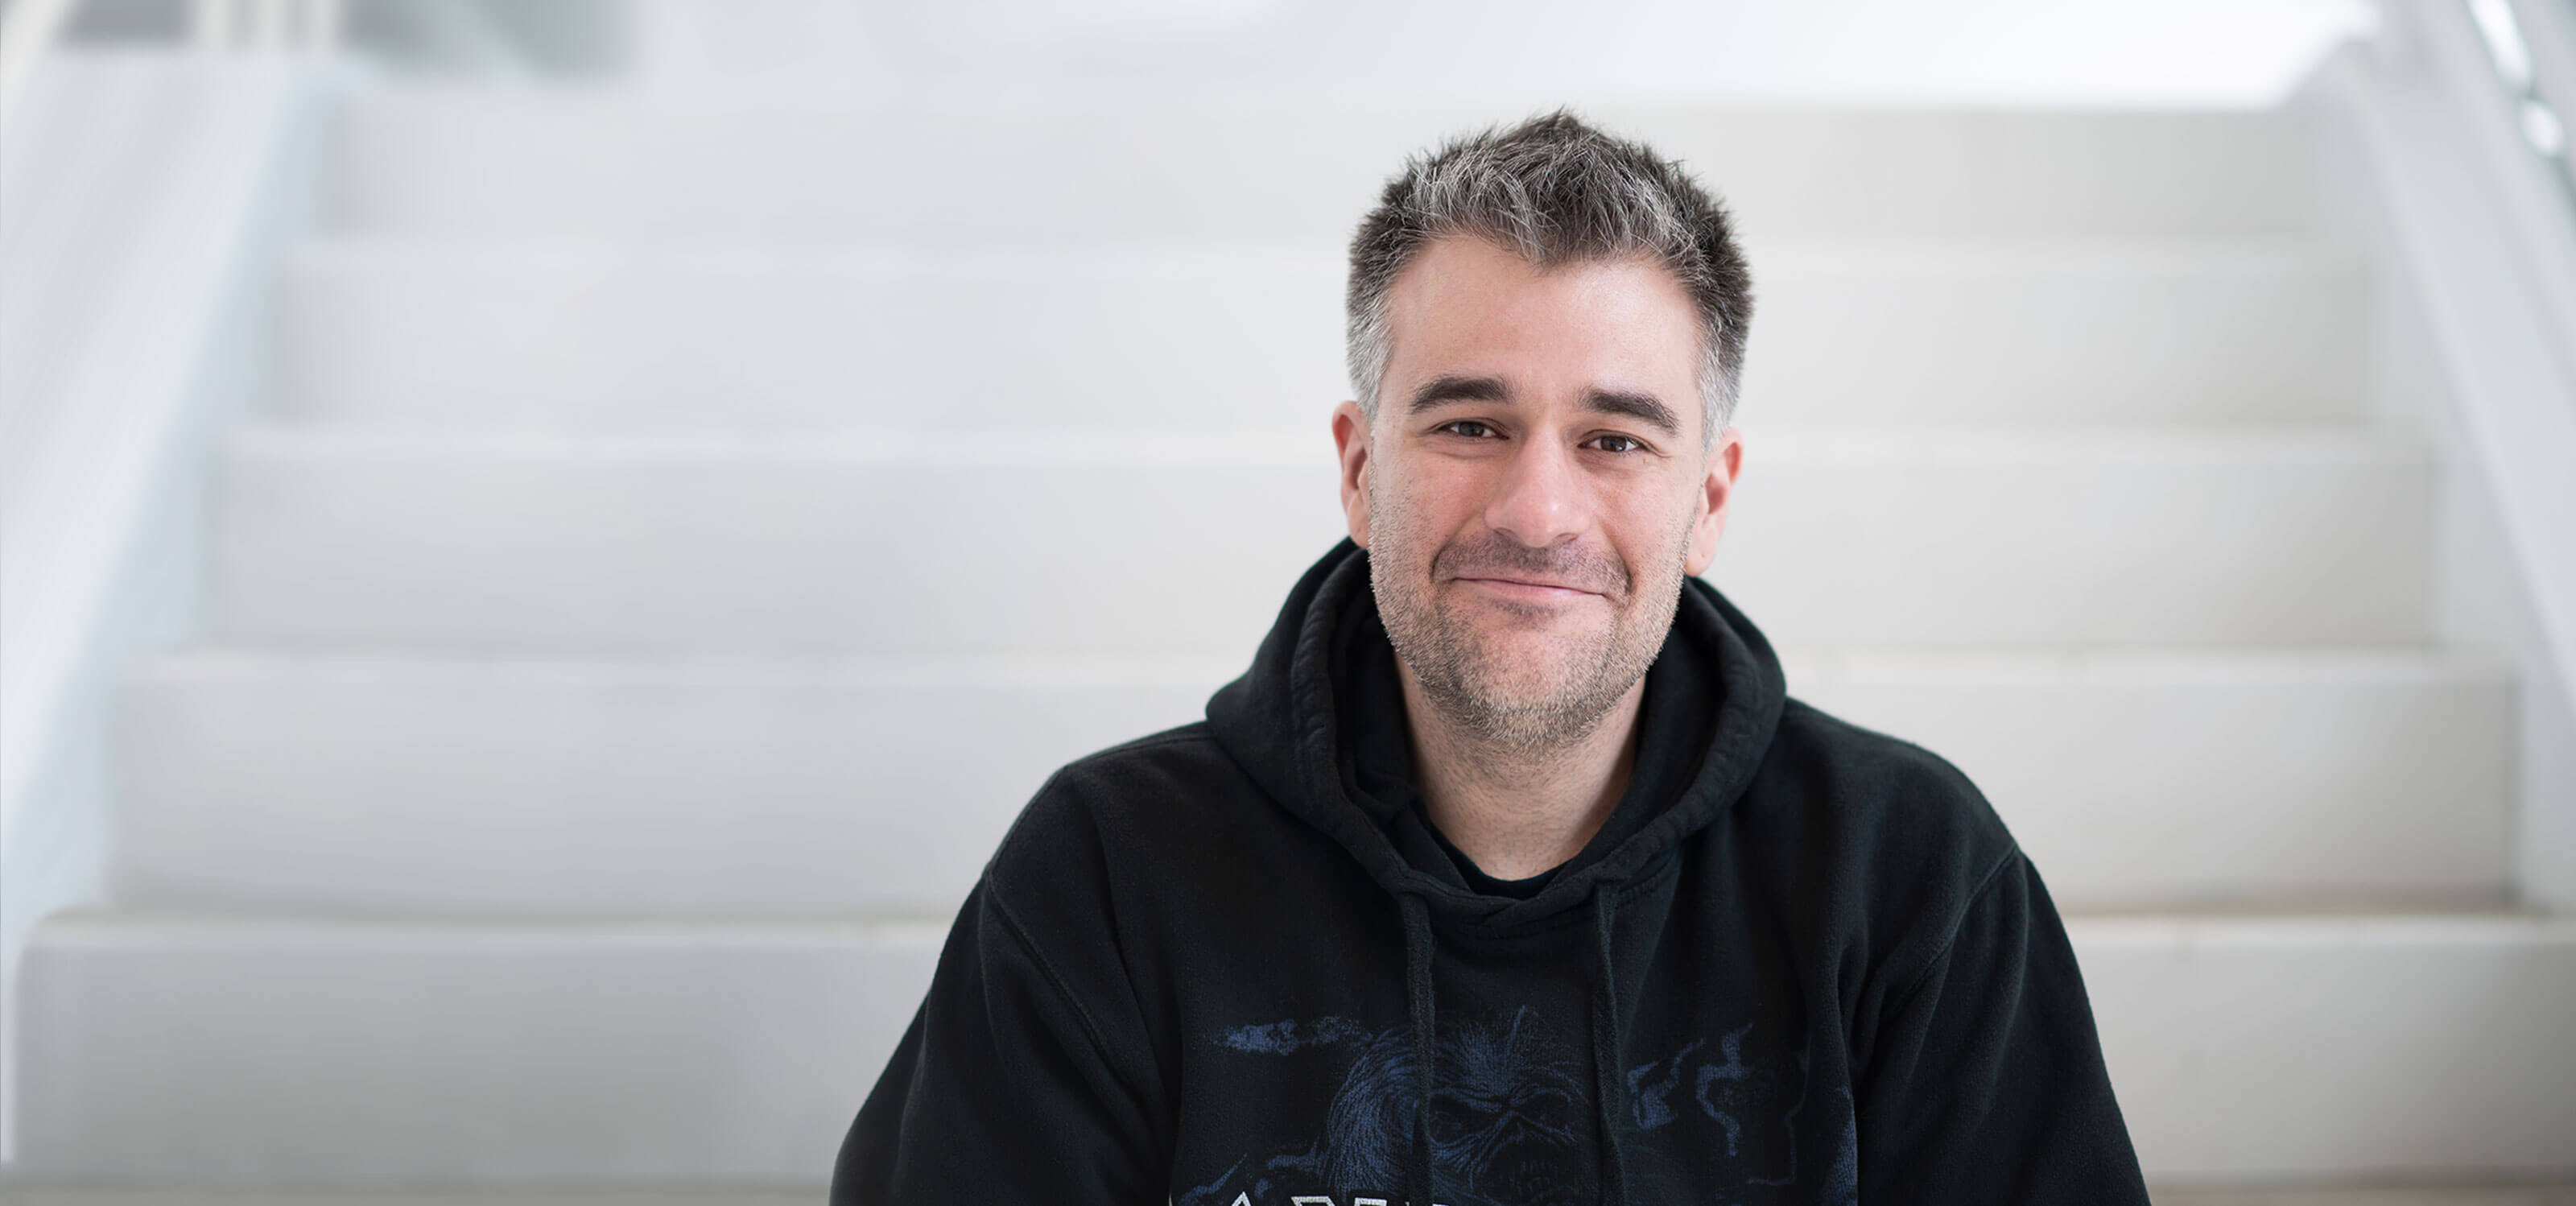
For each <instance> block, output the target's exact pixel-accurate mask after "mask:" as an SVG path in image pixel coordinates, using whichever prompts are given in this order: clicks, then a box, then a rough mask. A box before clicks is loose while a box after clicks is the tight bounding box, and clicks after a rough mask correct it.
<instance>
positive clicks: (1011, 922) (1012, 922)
mask: <svg viewBox="0 0 2576 1206" xmlns="http://www.w3.org/2000/svg"><path fill="white" fill-rule="evenodd" d="M983 886H984V895H985V897H986V898H987V899H989V900H991V901H992V902H993V912H994V915H995V916H997V917H999V918H1000V919H1001V922H1002V928H1003V929H1004V930H1005V931H1007V932H1009V934H1010V935H1011V940H1012V941H1013V942H1016V943H1018V944H1019V947H1020V949H1021V950H1024V951H1027V952H1028V954H1029V960H1030V962H1033V963H1035V964H1037V968H1038V974H1039V975H1040V976H1042V977H1044V978H1045V979H1046V985H1047V988H1048V989H1049V990H1050V991H1052V992H1054V993H1055V995H1056V996H1057V997H1058V998H1059V999H1061V1000H1063V1002H1064V1004H1065V1008H1067V1009H1070V1010H1072V1011H1073V1017H1074V1020H1075V1021H1077V1022H1080V1023H1081V1024H1082V1036H1083V1037H1084V1038H1086V1039H1089V1040H1090V1041H1091V1049H1092V1053H1093V1054H1095V1055H1097V1056H1099V1057H1100V1062H1101V1065H1102V1066H1103V1067H1106V1068H1108V1069H1109V1071H1110V1074H1111V1075H1113V1076H1117V1077H1118V1078H1119V1079H1121V1080H1125V1079H1126V1077H1125V1075H1124V1074H1122V1073H1120V1072H1119V1070H1118V1059H1117V1056H1116V1053H1115V1052H1114V1051H1112V1050H1111V1048H1110V1045H1109V1039H1108V1036H1106V1035H1105V1034H1103V1033H1102V1032H1101V1029H1100V1023H1099V1022H1098V1021H1096V1020H1094V1019H1093V1018H1092V1016H1091V1011H1090V1010H1089V1009H1086V1008H1084V1007H1083V1004H1082V1000H1081V998H1079V997H1077V996H1075V995H1074V993H1073V990H1072V989H1071V988H1070V987H1067V986H1066V984H1065V979H1064V976H1063V974H1062V973H1060V972H1058V971H1056V969H1055V962H1054V961H1053V960H1051V959H1049V958H1047V955H1046V952H1045V951H1043V950H1040V949H1039V948H1038V944H1037V940H1036V939H1035V938H1032V937H1030V936H1029V931H1028V927H1027V926H1026V925H1024V924H1022V923H1021V921H1020V917H1019V913H1018V912H1017V911H1016V910H1014V909H1012V908H1011V902H1010V901H1009V900H1008V899H1007V898H1005V897H1004V896H1003V895H1002V885H1001V884H1000V883H999V882H997V881H995V880H994V879H993V877H992V876H991V875H986V876H985V877H984V885H983ZM1127 1091H1128V1092H1130V1093H1134V1092H1136V1086H1135V1085H1132V1084H1130V1085H1128V1086H1127Z"/></svg>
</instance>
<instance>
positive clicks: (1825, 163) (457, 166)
mask: <svg viewBox="0 0 2576 1206" xmlns="http://www.w3.org/2000/svg"><path fill="white" fill-rule="evenodd" d="M1525 112H1526V110H1524V109H1521V108H1518V107H1497V106H1490V105H1476V106H1465V107H1460V106H1451V105H1434V104H1424V105H1418V106H1414V107H1411V108H1407V109H1385V108H1377V109H1363V108H1336V107H1333V106H1329V105H1298V106H1293V107H1290V106H1257V105H1255V106H1245V105H1230V104H1223V103H1218V104H1207V105H1199V106H1194V107H1190V108H1188V109H1183V108H1181V107H1178V106H1141V107H1135V108H1128V109H1120V108H1115V107H1091V108H1057V109H1053V110H1038V109H1030V108H1020V109H1011V108H1003V107H993V108H988V109H983V110H974V111H969V110H960V109H953V108H951V109H931V110H925V111H919V112H903V111H895V110H877V111H872V112H853V111H840V112H830V111H818V110H815V109H811V108H795V107H776V106H767V105H761V104H758V103H746V104H741V105H734V106H724V105H708V104H684V103H675V104H655V103H653V102H652V101H650V100H648V99H645V98H639V97H618V98H614V99H601V100H584V99H577V98H569V99H553V98H545V97H540V96H518V97H510V98H502V99H492V98H474V97H470V96H464V95H456V94H447V93H442V92H427V93H423V94H418V95H399V94H379V95H374V96H365V97H359V98H355V99H354V100H353V102H352V103H351V104H350V105H349V107H348V110H347V112H346V113H345V114H344V115H343V119H342V121H341V123H340V133H339V140H338V143H337V145H336V146H335V148H334V160H335V163H336V169H335V171H334V172H333V173H332V174H331V178H330V180H329V181H328V183H327V185H326V190H325V196H326V206H325V212H326V214H327V216H328V217H329V219H330V220H331V222H332V223H333V225H335V226H337V227H338V228H340V229H343V230H358V231H401V232H413V233H423V232H425V233H474V234H579V235H585V236H601V235H612V236H625V235H646V234H652V235H667V234H706V233H720V234H727V235H738V234H745V233H753V232H758V233H762V234H769V235H795V236H802V237H812V236H847V235H884V236H895V237H903V238H909V239H927V240H943V239H946V240H960V239H994V238H999V239H1121V238H1146V239H1166V238H1172V239H1216V240H1226V239H1239V238H1244V237H1247V236H1249V237H1319V238H1325V239H1334V240H1339V239H1345V238H1348V237H1349V236H1350V232H1351V230H1352V228H1353V227H1354V226H1355V225H1356V224H1357V223H1358V221H1359V219H1360V216H1361V214H1362V213H1363V212H1365V211H1366V210H1367V209H1368V208H1369V206H1370V205H1371V204H1373V203H1374V201H1375V199H1376V195H1377V192H1378V190H1379V188H1380V187H1381V185H1382V183H1383V182H1384V181H1385V180H1386V179H1387V178H1388V177H1389V176H1391V175H1393V174H1394V173H1395V172H1397V171H1398V170H1399V169H1400V168H1401V167H1402V165H1403V162H1404V159H1405V157H1406V156H1407V155H1408V154H1411V153H1413V152H1415V151H1417V150H1420V149H1424V148H1427V147H1429V146H1431V145H1433V144H1434V143H1436V142H1437V141H1439V140H1440V139H1441V138H1443V137H1444V136H1446V135H1449V134H1453V133H1456V132H1460V131H1464V130H1468V129H1473V128H1478V127H1482V126H1485V125H1487V124H1489V123H1493V122H1496V121H1510V120H1514V119H1517V118H1518V117H1520V116H1522V115H1523V114H1524V113H1525ZM1592 113H1593V115H1594V116H1595V117H1596V118H1597V119H1598V120H1599V121H1601V122H1602V123H1604V124H1606V125H1608V126H1610V127H1612V128H1614V129H1617V130H1620V131H1621V132H1624V133H1628V134H1632V135H1635V136H1639V137H1642V138H1645V139H1646V140H1647V141H1649V142H1650V143H1651V144H1653V146H1654V148H1655V150H1656V151H1657V152H1658V153H1659V154H1661V155H1663V156H1665V157H1667V158H1678V159H1680V160H1682V161H1683V162H1684V163H1685V164H1686V165H1688V167H1689V169H1690V170H1691V171H1693V172H1694V173H1696V174H1697V175H1698V176H1699V178H1700V179H1702V180H1703V182H1705V183H1706V184H1707V185H1708V186H1709V187H1711V188H1713V189H1714V190H1715V191H1716V192H1718V193H1719V194H1720V195H1721V196H1722V197H1723V198H1724V199H1725V200H1726V201H1727V202H1728V203H1729V205H1730V206H1731V208H1732V209H1733V210H1734V212H1735V214H1736V216H1737V217H1738V219H1739V221H1740V223H1741V225H1742V226H1743V228H1744V229H1745V230H1747V231H1749V232H1751V233H1753V234H1755V235H1759V236H1764V237H1772V236H1778V235H1785V234H1832V235H1845V234H1856V235H1936V236H1946V235H1994V234H2008V235H2015V236H2028V235H2149V236H2165V235H2184V236H2190V235H2246V234H2260V235H2271V234H2282V233H2289V232H2294V231H2298V230H2301V229H2303V228H2305V227H2308V226H2310V225H2311V224H2312V223H2313V221H2314V214H2315V198H2314V192H2313V187H2314V186H2313V173H2314V166H2313V161H2312V157H2311V154H2310V151H2309V149H2308V147H2307V145H2306V143H2305V140H2304V139H2305V132H2304V130H2303V129H2301V128H2300V127H2299V126H2298V125H2297V124H2296V123H2295V122H2293V121H2288V120H2283V119H2279V118H2271V117H2264V116H2260V115H2231V114H2163V115H2149V114H2100V113H2094V114H2067V113H2059V114H2015V113H2002V112H1990V113H1977V114H1955V113H1954V114H1930V113H1921V114H1906V113H1893V112H1888V113H1834V112H1821V111H1777V112H1770V113H1735V114H1708V113H1705V112H1700V113H1687V112H1677V111H1669V110H1661V111H1659V110H1640V109H1635V108H1620V107H1612V106H1603V107H1599V108H1597V109H1594V110H1592Z"/></svg>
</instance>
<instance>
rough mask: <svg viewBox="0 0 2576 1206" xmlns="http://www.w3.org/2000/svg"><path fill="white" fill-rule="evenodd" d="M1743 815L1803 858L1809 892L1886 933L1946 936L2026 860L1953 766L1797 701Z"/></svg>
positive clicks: (1916, 747) (2000, 821)
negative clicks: (1810, 877) (1811, 879)
mask: <svg viewBox="0 0 2576 1206" xmlns="http://www.w3.org/2000/svg"><path fill="white" fill-rule="evenodd" d="M1743 806H1744V808H1745V809H1746V811H1747V813H1748V816H1747V818H1746V821H1747V823H1748V824H1751V825H1754V826H1757V827H1758V828H1759V829H1760V830H1761V831H1762V832H1763V833H1765V834H1766V835H1767V836H1769V837H1771V838H1772V839H1773V840H1775V841H1777V842H1779V843H1781V844H1783V845H1784V846H1788V847H1792V848H1796V849H1798V850H1800V852H1801V861H1802V862H1803V863H1804V864H1805V865H1806V866H1808V867H1811V868H1813V869H1814V872H1815V874H1816V875H1818V876H1819V877H1820V878H1821V879H1822V880H1823V882H1821V883H1819V884H1816V885H1814V888H1815V890H1818V891H1821V892H1824V893H1827V894H1829V895H1830V896H1832V897H1834V898H1836V899H1838V900H1839V901H1840V902H1841V904H1842V908H1843V909H1847V910H1849V913H1850V915H1851V916H1853V917H1854V919H1855V920H1857V919H1860V918H1864V917H1865V918H1868V919H1871V921H1872V922H1874V924H1870V926H1869V928H1870V929H1871V930H1872V931H1874V932H1876V933H1879V934H1882V935H1884V934H1888V933H1894V932H1915V933H1924V934H1927V935H1933V936H1937V935H1939V934H1942V933H1944V932H1946V931H1947V930H1948V929H1949V928H1951V927H1953V926H1955V925H1956V924H1957V922H1958V920H1959V918H1960V917H1961V916H1963V915H1964V914H1965V913H1966V911H1967V909H1968V908H1969V907H1970V905H1971V904H1972V903H1973V902H1974V901H1975V899H1976V897H1977V896H1978V894H1979V893H1980V892H1982V891H1983V890H1984V889H1985V888H1986V887H1987V886H1988V885H1989V884H1990V883H1992V882H1993V881H1994V880H1995V879H1996V878H1997V877H1998V876H1999V875H2000V874H2001V873H2002V872H2003V871H2005V870H2006V869H2007V868H2008V867H2009V866H2011V865H2012V864H2014V863H2016V862H2018V861H2019V859H2020V858H2021V851H2020V848H2019V847H2018V846H2017V845H2016V844H2015V842H2014V841H2013V837H2012V833H2011V832H2010V831H2009V830H2008V829H2006V828H2005V826H2004V822H2003V819H2002V818H2001V817H1999V816H1997V815H1996V813H1995V810H1994V808H1993V807H1992V806H1991V805H1990V804H1988V803H1987V802H1986V797H1985V795H1984V793H1982V792H1980V791H1978V790H1977V787H1976V785H1975V784H1974V783H1971V782H1970V781H1969V779H1968V776H1967V775H1966V774H1964V773H1962V772H1961V771H1960V770H1959V768H1958V767H1956V766H1954V765H1952V764H1951V763H1950V762H1949V760H1948V759H1945V758H1943V757H1941V756H1940V755H1938V754H1935V753H1933V752H1932V751H1930V750H1927V749H1925V748H1923V747H1922V746H1919V745H1916V744H1914V743H1913V742H1910V741H1905V740H1902V739H1900V738H1897V737H1892V736H1889V735H1888V734H1885V733H1880V732H1877V731H1874V730H1871V729H1867V728H1863V727H1861V726H1859V725H1856V724H1853V723H1851V722H1849V721H1846V720H1843V719H1841V718H1839V717H1836V716H1833V715H1831V714H1828V713H1826V712H1824V711H1821V710H1819V709H1817V708H1815V707H1812V706H1810V705H1808V704H1805V703H1802V702H1799V701H1797V700H1794V699H1793V700H1790V701H1789V702H1788V705H1787V706H1786V708H1784V709H1783V711H1782V713H1781V716H1780V725H1779V729H1778V731H1777V732H1776V734H1775V735H1774V736H1773V739H1772V744H1771V749H1770V752H1769V753H1768V755H1767V756H1766V757H1765V758H1764V759H1763V764H1762V767H1761V769H1760V770H1759V771H1758V772H1757V773H1756V775H1755V777H1754V782H1753V784H1752V786H1751V788H1750V789H1748V791H1747V792H1746V795H1745V799H1744V800H1743ZM1931 940H1932V941H1936V942H1937V941H1938V938H1937V937H1932V938H1931ZM1891 953H1893V952H1891Z"/></svg>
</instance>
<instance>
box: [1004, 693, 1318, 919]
mask: <svg viewBox="0 0 2576 1206" xmlns="http://www.w3.org/2000/svg"><path fill="white" fill-rule="evenodd" d="M1277 815H1279V810H1278V809H1276V808H1273V807H1270V806H1268V804H1267V802H1266V797H1265V796H1263V795H1262V793H1261V791H1260V789H1259V788H1258V787H1257V786H1255V785H1254V783H1253V782H1252V780H1251V779H1250V777H1249V776H1247V775H1245V774H1244V773H1243V770H1242V769H1241V768H1240V767H1239V766H1237V765H1236V764H1235V762H1234V759H1233V758H1232V757H1230V756H1229V755H1227V753H1226V752H1225V749H1224V747H1223V746H1221V745H1220V744H1218V742H1217V740H1216V738H1215V737H1214V735H1213V734H1211V733H1210V732H1209V731H1208V726H1207V724H1206V722H1204V721H1200V722H1195V723H1191V724H1186V725H1182V726H1180V727H1178V728H1173V729H1167V730H1164V731H1163V732H1160V733H1154V734H1151V735H1149V736H1145V737H1139V738H1137V739H1136V740H1134V741H1130V742H1126V743H1124V744H1121V745H1116V746H1111V747H1110V748H1108V749H1105V750H1101V751H1099V752H1098V753H1094V754H1089V755H1086V756H1084V757H1082V758H1078V759H1075V760H1074V761H1072V762H1069V763H1067V764H1065V766H1064V767H1063V768H1062V769H1059V770H1058V771H1056V773H1055V774H1054V775H1053V776H1052V777H1050V778H1049V779H1048V780H1047V782H1046V784H1045V786H1043V787H1040V788H1039V789H1038V791H1037V794H1036V795H1035V796H1034V797H1032V798H1031V799H1030V800H1029V803H1028V805H1027V807H1025V808H1023V809H1022V810H1021V812H1020V815H1019V818H1018V819H1017V820H1016V821H1014V822H1013V823H1012V825H1011V828H1010V831H1009V832H1008V833H1007V834H1005V835H1004V837H1003V839H1002V843H1001V846H1000V848H999V849H997V850H996V851H995V852H994V855H993V859H992V861H991V862H990V863H989V864H987V865H986V867H985V872H984V878H985V881H986V882H987V883H988V884H990V885H992V886H993V887H994V889H995V890H996V891H999V892H1001V893H1003V894H1005V895H1007V896H1009V897H1011V898H1013V899H1015V900H1016V899H1024V898H1025V899H1030V900H1033V901H1034V900H1038V899H1045V900H1047V901H1049V902H1051V903H1062V902H1065V901H1067V900H1068V899H1081V898H1085V897H1091V898H1096V899H1100V900H1101V901H1102V903H1104V904H1105V903H1107V895H1108V893H1109V892H1110V891H1111V888H1112V886H1113V883H1114V882H1115V881H1125V882H1126V883H1128V884H1136V883H1145V882H1153V881H1155V880H1159V879H1164V878H1167V877H1168V876H1169V875H1170V873H1171V871H1172V869H1174V868H1176V867H1179V866H1182V865H1186V864H1189V863H1192V862H1196V861H1202V860H1204V859H1205V858H1207V857H1209V856H1210V855H1211V854H1213V853H1215V852H1216V851H1218V850H1220V849H1222V848H1225V847H1227V846H1230V845H1237V844H1241V843H1242V842H1244V841H1245V840H1246V839H1245V836H1244V834H1243V832H1242V831H1243V830H1245V829H1246V828H1247V827H1253V826H1259V825H1261V824H1263V823H1264V822H1265V820H1266V819H1267V818H1272V817H1275V816H1277Z"/></svg>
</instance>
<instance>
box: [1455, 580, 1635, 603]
mask: <svg viewBox="0 0 2576 1206" xmlns="http://www.w3.org/2000/svg"><path fill="white" fill-rule="evenodd" d="M1455 580H1456V581H1459V582H1473V583H1475V584H1477V585H1479V586H1482V587H1485V588H1487V589H1490V590H1497V591H1500V592H1502V593H1504V594H1511V595H1521V596H1525V597H1528V598H1532V599H1550V598H1571V597H1573V596H1576V595H1595V596H1597V595H1600V594H1601V592H1600V591H1597V590H1586V589H1584V588H1582V587H1580V586H1568V585H1566V584H1564V583H1560V582H1542V581H1534V580H1531V579H1526V578H1489V577H1483V576H1469V575H1461V576H1459V577H1458V578H1457V579H1455Z"/></svg>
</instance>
